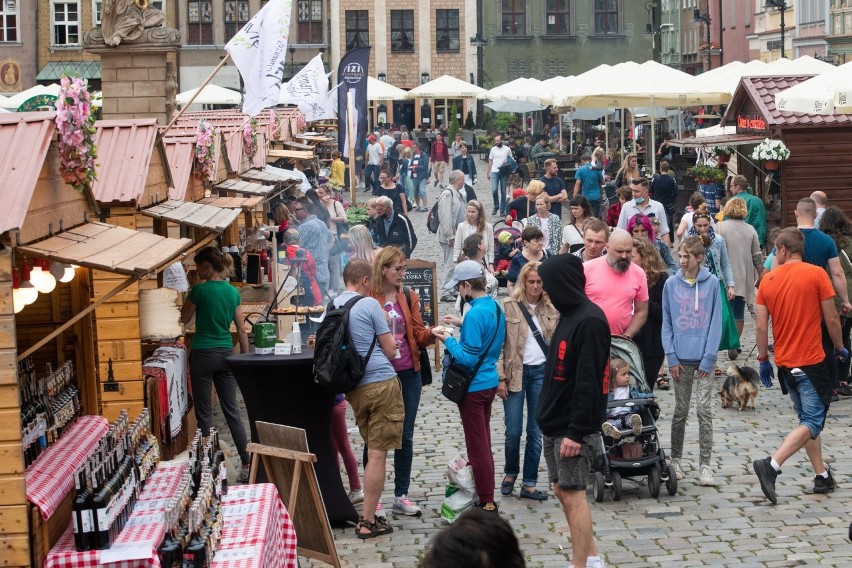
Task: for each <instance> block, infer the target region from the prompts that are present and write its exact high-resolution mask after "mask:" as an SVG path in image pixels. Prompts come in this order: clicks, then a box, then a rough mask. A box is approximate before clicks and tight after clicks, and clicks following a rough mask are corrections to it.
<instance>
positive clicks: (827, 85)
mask: <svg viewBox="0 0 852 568" xmlns="http://www.w3.org/2000/svg"><path fill="white" fill-rule="evenodd" d="M775 107H776V108H777V109H778V110H782V111H785V112H803V113H808V114H852V62H849V63H846V64H844V65H841V66H840V67H833V66H832V68H831V70H829V71H826V72H825V73H821V74H819V75H817V76H816V77H814V78H812V79H808V80H807V81H804V82H802V83H799V84H798V85H796V86H795V87H790V88H789V89H786V90H784V91H781V92H780V93H776V95H775Z"/></svg>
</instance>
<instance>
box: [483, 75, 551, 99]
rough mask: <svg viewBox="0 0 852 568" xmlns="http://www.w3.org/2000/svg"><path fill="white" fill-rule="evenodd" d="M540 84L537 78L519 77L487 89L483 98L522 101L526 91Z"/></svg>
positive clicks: (530, 90)
mask: <svg viewBox="0 0 852 568" xmlns="http://www.w3.org/2000/svg"><path fill="white" fill-rule="evenodd" d="M540 86H541V81H539V80H538V79H527V78H526V77H519V78H517V79H515V80H514V81H509V82H508V83H503V84H502V85H500V86H499V87H494V88H493V89H489V90H488V92H487V93H485V98H486V99H489V100H492V101H523V100H526V99H525V96H526V94H527V93H530V92H534V91H536V90H537V89H538V88H539V87H540Z"/></svg>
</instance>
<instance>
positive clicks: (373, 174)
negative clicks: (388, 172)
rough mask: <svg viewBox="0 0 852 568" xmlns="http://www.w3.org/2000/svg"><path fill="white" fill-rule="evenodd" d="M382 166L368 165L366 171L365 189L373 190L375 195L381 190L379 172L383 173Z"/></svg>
mask: <svg viewBox="0 0 852 568" xmlns="http://www.w3.org/2000/svg"><path fill="white" fill-rule="evenodd" d="M381 169H382V168H381V166H371V165H370V164H367V167H366V169H365V170H364V187H365V188H367V189H371V188H372V190H373V195H375V194H376V192H377V191H378V190H379V172H380V171H381Z"/></svg>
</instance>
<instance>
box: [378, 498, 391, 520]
mask: <svg viewBox="0 0 852 568" xmlns="http://www.w3.org/2000/svg"><path fill="white" fill-rule="evenodd" d="M376 517H381V518H383V519H387V518H388V514H387V513H385V510H384V509H383V508H382V502H381V501H379V504H378V505H376Z"/></svg>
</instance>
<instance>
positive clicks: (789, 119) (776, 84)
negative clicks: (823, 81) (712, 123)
mask: <svg viewBox="0 0 852 568" xmlns="http://www.w3.org/2000/svg"><path fill="white" fill-rule="evenodd" d="M811 77H813V75H791V76H786V77H743V78H742V79H741V80H740V86H739V87H738V88H737V91H736V92H735V93H734V98H733V100H732V101H731V104H730V106H729V107H728V111H727V112H726V113H725V117H724V119H723V120H722V125H725V124H735V123H736V117H734V116H733V115H734V111H733V110H732V109H739V108H740V106H741V104H742V97H743V96H748V98H749V99H751V100H752V101H753V102H754V104H755V105H756V106H757V108H758V110H759V112H760V114H761V115H763V117H764V118H765V119H766V123H767V125H769V126H836V125H844V126H847V125H852V115H848V114H829V115H820V114H804V113H799V112H782V111H779V110H777V109H776V108H775V94H776V93H780V92H781V91H784V90H786V89H789V88H790V87H795V86H796V85H798V84H799V83H803V82H805V81H807V80H808V79H810V78H811Z"/></svg>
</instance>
